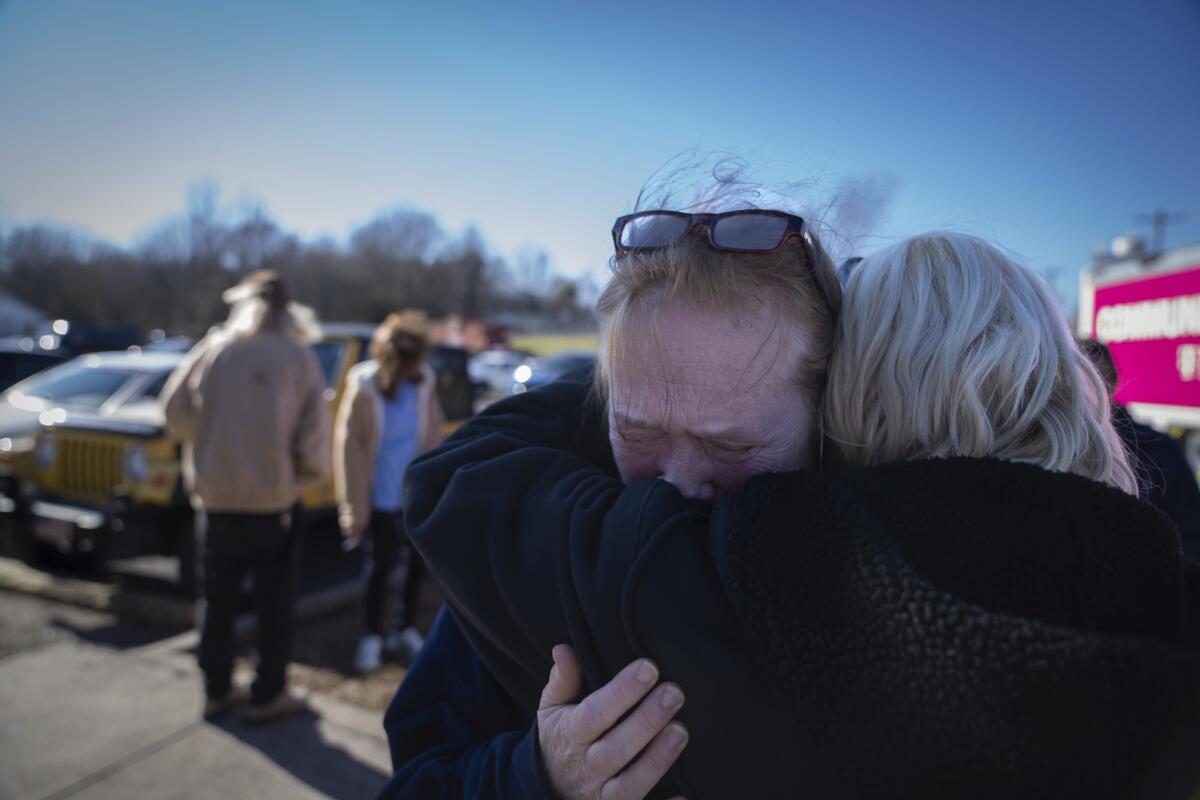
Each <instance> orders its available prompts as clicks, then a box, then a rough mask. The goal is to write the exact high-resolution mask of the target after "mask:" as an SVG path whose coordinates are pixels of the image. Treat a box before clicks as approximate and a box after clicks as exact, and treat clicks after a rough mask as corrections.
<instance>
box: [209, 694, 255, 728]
mask: <svg viewBox="0 0 1200 800" xmlns="http://www.w3.org/2000/svg"><path fill="white" fill-rule="evenodd" d="M245 699H246V693H245V692H244V691H242V690H241V689H230V690H229V691H228V692H226V693H225V696H224V697H210V698H208V699H207V700H205V701H204V719H206V720H210V721H211V720H214V719H217V718H218V717H220V716H222V715H224V714H225V712H227V711H229V710H230V709H232V708H234V707H236V706H238V705H240V704H241V703H242V702H243V701H245Z"/></svg>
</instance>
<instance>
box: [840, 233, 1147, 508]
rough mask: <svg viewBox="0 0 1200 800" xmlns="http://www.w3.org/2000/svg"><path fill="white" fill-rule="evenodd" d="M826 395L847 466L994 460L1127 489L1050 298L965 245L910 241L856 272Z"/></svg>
mask: <svg viewBox="0 0 1200 800" xmlns="http://www.w3.org/2000/svg"><path fill="white" fill-rule="evenodd" d="M825 397H826V401H825V417H826V424H827V429H828V432H829V436H830V439H831V444H832V445H833V447H834V448H836V450H837V452H838V454H839V455H840V456H841V458H842V460H843V461H844V462H845V463H846V464H847V465H848V466H850V467H868V466H871V465H874V464H880V463H885V462H890V461H903V460H911V459H920V458H939V457H950V456H973V457H994V458H999V459H1005V460H1009V461H1022V462H1027V463H1031V464H1036V465H1038V466H1041V467H1044V468H1045V469H1049V470H1056V471H1060V472H1070V473H1075V474H1078V475H1083V476H1086V477H1088V478H1092V479H1094V480H1097V481H1101V482H1103V483H1107V484H1109V485H1111V486H1114V487H1117V488H1118V489H1121V490H1122V491H1125V492H1127V493H1129V494H1136V493H1137V484H1136V480H1135V477H1134V473H1133V470H1132V469H1131V468H1130V465H1129V461H1128V459H1127V457H1126V455H1125V451H1124V448H1123V446H1122V445H1121V442H1120V439H1119V438H1118V436H1117V433H1116V431H1115V429H1114V428H1113V426H1112V422H1111V419H1110V406H1109V400H1108V393H1107V391H1106V390H1105V386H1104V382H1103V381H1102V380H1101V378H1100V376H1099V374H1098V373H1097V372H1096V369H1095V368H1094V367H1093V366H1092V364H1091V363H1090V362H1089V361H1088V359H1087V357H1086V356H1084V354H1083V353H1082V352H1080V349H1079V347H1078V346H1077V345H1076V343H1075V339H1074V337H1072V336H1071V334H1070V332H1069V331H1068V329H1067V325H1066V321H1065V320H1064V319H1063V317H1062V315H1061V313H1060V312H1059V310H1058V307H1057V305H1056V304H1055V301H1054V298H1053V296H1052V295H1051V293H1050V290H1049V289H1048V288H1047V287H1046V285H1045V283H1044V282H1043V281H1042V280H1041V279H1040V278H1039V277H1038V276H1037V275H1035V274H1034V273H1033V272H1032V271H1031V270H1030V269H1028V268H1026V267H1024V266H1022V265H1020V264H1018V263H1016V262H1015V261H1013V260H1012V259H1010V258H1009V257H1007V256H1006V255H1005V254H1004V253H1002V252H1000V250H998V249H997V248H995V247H993V246H992V245H990V244H988V243H987V242H984V241H983V240H981V239H977V238H975V237H972V236H966V235H962V234H954V233H931V234H925V235H923V236H917V237H914V238H912V239H909V240H907V241H904V242H901V243H899V244H896V245H893V246H891V247H889V248H887V249H885V250H883V251H881V252H879V253H876V254H874V255H872V256H869V257H867V258H866V259H864V260H863V261H862V262H861V263H860V264H858V265H857V266H856V267H855V269H854V271H853V272H852V273H851V275H850V279H849V282H848V285H847V287H846V304H845V307H844V308H843V311H842V315H841V319H840V321H839V324H838V329H837V336H836V343H835V346H834V352H833V357H832V360H831V363H830V369H829V383H828V385H827V388H826V395H825Z"/></svg>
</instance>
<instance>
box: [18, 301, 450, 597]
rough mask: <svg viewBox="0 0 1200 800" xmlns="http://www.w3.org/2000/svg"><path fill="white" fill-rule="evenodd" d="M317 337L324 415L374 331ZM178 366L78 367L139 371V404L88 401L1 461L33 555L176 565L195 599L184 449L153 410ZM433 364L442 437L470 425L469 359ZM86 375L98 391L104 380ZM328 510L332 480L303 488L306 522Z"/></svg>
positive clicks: (125, 357)
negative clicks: (163, 560)
mask: <svg viewBox="0 0 1200 800" xmlns="http://www.w3.org/2000/svg"><path fill="white" fill-rule="evenodd" d="M322 330H323V333H324V337H323V338H322V339H321V340H320V341H318V342H316V343H315V344H314V345H313V350H314V352H315V354H316V356H317V360H318V361H319V362H320V364H321V369H322V371H323V373H324V375H325V380H326V383H327V385H328V389H327V390H326V398H327V400H328V402H329V403H330V410H331V413H336V407H337V403H338V402H339V401H340V398H341V395H342V392H343V389H344V387H345V378H346V374H347V373H348V372H349V370H350V367H351V366H353V365H354V364H355V363H357V362H359V361H361V360H362V359H363V358H365V357H366V353H367V348H368V344H369V342H370V336H371V334H372V333H373V331H374V326H372V325H362V324H329V325H325V326H323V327H322ZM184 357H185V356H184V354H182V353H169V352H164V353H139V354H136V355H133V354H104V355H96V356H85V357H84V359H85V360H86V359H92V361H90V362H86V363H85V364H84V366H86V367H87V368H88V369H92V370H107V371H110V372H113V371H119V369H120V368H129V366H130V365H141V366H143V367H145V370H144V371H145V372H146V373H147V374H146V375H145V376H144V377H143V378H142V379H141V381H140V382H139V383H138V384H137V386H138V387H139V388H138V389H137V390H136V395H137V397H138V399H139V400H141V401H143V402H138V403H122V404H119V405H117V406H115V407H113V408H112V409H111V411H110V412H109V413H107V414H104V413H101V412H102V411H103V410H104V409H105V408H106V406H105V405H104V404H103V403H96V402H95V400H94V399H93V401H92V403H91V404H92V405H93V408H92V410H90V411H88V410H83V409H81V408H79V406H78V405H77V406H75V407H73V408H71V409H69V410H68V409H59V410H58V411H56V412H53V413H51V414H49V415H46V414H43V415H42V418H41V420H40V425H39V430H38V433H37V435H36V437H35V439H34V442H33V445H32V447H31V448H30V451H29V452H28V454H26V455H25V456H24V457H21V456H20V455H17V456H14V457H10V458H9V459H8V461H9V463H10V465H11V471H13V472H14V473H15V475H14V479H10V480H9V481H8V482H7V484H5V483H4V482H3V481H0V510H3V508H4V507H6V506H7V507H8V510H9V511H10V513H11V514H13V515H14V516H15V517H16V518H17V519H18V520H19V523H18V525H19V528H20V529H21V530H22V531H23V532H24V536H25V538H26V539H27V541H28V542H29V544H30V549H31V550H33V551H34V552H35V553H41V554H43V555H46V554H49V553H51V552H56V553H58V554H59V555H65V556H68V557H71V558H74V559H76V560H78V561H81V562H83V563H85V564H88V565H90V566H92V567H99V566H101V565H103V564H104V563H105V562H107V561H108V559H110V558H112V557H121V556H129V555H141V554H164V555H174V556H177V557H178V575H177V580H178V584H179V587H180V588H181V590H183V591H188V592H190V591H191V590H192V589H193V586H194V578H193V575H194V553H195V547H194V542H193V537H192V517H193V515H192V511H191V508H190V506H189V503H188V499H187V496H186V493H185V491H184V488H183V486H182V480H181V473H182V468H181V463H180V461H181V454H182V448H181V445H180V443H179V442H177V441H175V440H174V439H172V438H171V437H170V436H168V435H167V433H166V430H165V426H164V424H163V417H162V410H161V408H160V406H159V405H158V402H157V400H158V395H159V394H160V393H161V391H162V387H163V385H165V383H166V380H167V378H168V377H169V376H170V374H171V372H172V371H173V370H174V368H175V367H176V366H177V365H178V364H179V363H180V362H181V361H182V360H183V358H184ZM431 364H432V365H433V366H434V368H435V371H436V372H437V375H438V391H439V396H440V397H441V398H442V400H443V406H444V408H445V409H446V414H447V419H448V423H447V431H446V432H447V433H448V432H449V431H450V430H452V429H453V427H455V426H457V425H458V424H461V422H462V420H463V419H464V418H465V417H466V416H469V415H470V400H471V395H470V382H469V379H468V378H467V374H466V353H465V351H463V350H461V349H459V348H434V351H433V353H432V354H431ZM151 365H153V368H151ZM85 374H87V375H88V376H89V377H90V378H92V379H93V380H96V381H99V379H100V377H102V374H101V373H85ZM103 374H104V375H106V374H107V372H105V373H103ZM131 391H132V390H131ZM124 394H125V393H124V392H123V393H122V396H124ZM2 461H3V454H0V462H2ZM6 488H7V491H6ZM334 505H335V502H334V490H333V482H332V480H328V481H325V482H323V483H321V484H317V485H313V486H309V487H308V488H307V489H306V490H305V492H304V495H303V497H302V506H303V507H304V509H305V511H306V514H309V515H311V516H312V517H314V518H316V519H317V520H320V519H321V518H328V519H332V518H333V517H334Z"/></svg>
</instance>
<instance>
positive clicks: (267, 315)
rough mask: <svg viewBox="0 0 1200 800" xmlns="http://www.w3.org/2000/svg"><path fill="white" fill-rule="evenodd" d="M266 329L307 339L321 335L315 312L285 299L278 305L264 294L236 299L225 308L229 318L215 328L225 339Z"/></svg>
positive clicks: (314, 339)
mask: <svg viewBox="0 0 1200 800" xmlns="http://www.w3.org/2000/svg"><path fill="white" fill-rule="evenodd" d="M266 331H276V332H279V333H283V334H285V335H287V336H290V337H292V338H293V339H296V340H297V341H301V342H305V343H310V342H315V341H317V340H319V339H320V338H321V326H320V324H319V323H318V322H317V313H316V312H315V311H313V310H312V309H311V308H309V307H308V306H305V305H301V304H300V303H294V302H288V303H286V304H285V305H284V306H283V307H282V308H280V307H277V306H275V305H273V304H272V303H271V302H269V301H268V300H267V299H266V298H264V297H262V296H259V295H253V296H249V297H244V298H242V299H239V300H236V301H235V302H234V303H233V304H232V305H231V306H230V309H229V318H228V319H227V320H226V321H225V324H224V325H222V326H221V328H220V329H219V330H218V335H219V336H221V337H223V338H227V339H244V338H246V337H249V336H255V335H257V334H259V333H263V332H266Z"/></svg>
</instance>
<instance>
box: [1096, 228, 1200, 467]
mask: <svg viewBox="0 0 1200 800" xmlns="http://www.w3.org/2000/svg"><path fill="white" fill-rule="evenodd" d="M1078 332H1079V334H1080V335H1081V336H1083V337H1087V338H1094V339H1097V340H1099V341H1101V342H1103V343H1105V344H1106V345H1108V347H1109V349H1110V350H1111V351H1112V354H1113V359H1114V361H1116V364H1117V370H1118V372H1119V373H1120V375H1121V382H1120V386H1119V387H1118V389H1117V393H1116V400H1117V402H1118V403H1120V404H1122V405H1124V406H1125V407H1126V408H1128V409H1129V412H1130V413H1131V414H1132V415H1133V416H1134V417H1136V418H1138V419H1140V420H1141V421H1143V422H1145V423H1147V424H1149V425H1152V426H1154V427H1155V428H1158V429H1160V430H1166V429H1170V428H1174V429H1184V430H1185V431H1186V441H1185V444H1186V449H1187V451H1188V454H1189V458H1190V459H1191V460H1192V464H1193V467H1195V465H1196V463H1197V459H1196V455H1197V453H1200V242H1198V243H1195V244H1190V245H1184V246H1182V247H1175V248H1171V249H1168V250H1165V251H1163V252H1162V253H1158V254H1148V253H1146V252H1145V251H1144V248H1143V247H1142V244H1141V242H1140V241H1139V240H1138V239H1135V238H1132V237H1122V238H1120V239H1117V240H1116V242H1114V244H1113V256H1112V257H1107V256H1106V257H1104V258H1103V259H1097V261H1096V263H1094V264H1093V265H1092V267H1091V268H1090V269H1089V270H1085V271H1084V272H1083V273H1082V274H1081V276H1080V283H1079V318H1078Z"/></svg>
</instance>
